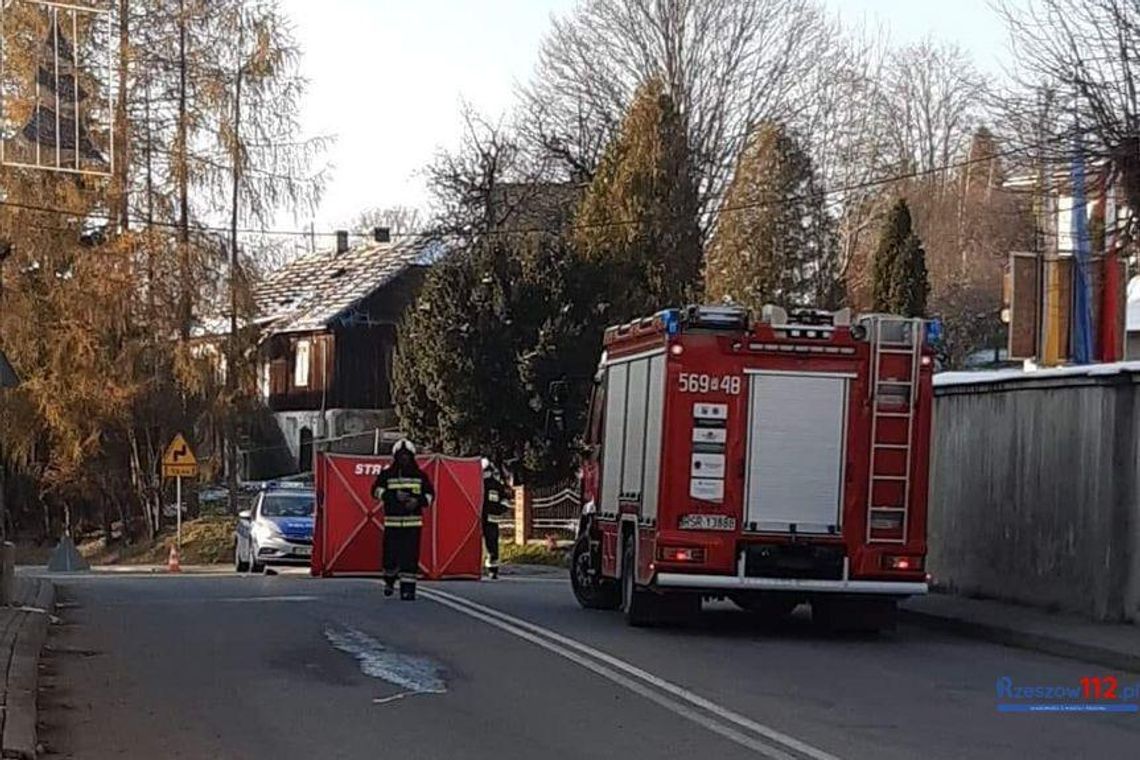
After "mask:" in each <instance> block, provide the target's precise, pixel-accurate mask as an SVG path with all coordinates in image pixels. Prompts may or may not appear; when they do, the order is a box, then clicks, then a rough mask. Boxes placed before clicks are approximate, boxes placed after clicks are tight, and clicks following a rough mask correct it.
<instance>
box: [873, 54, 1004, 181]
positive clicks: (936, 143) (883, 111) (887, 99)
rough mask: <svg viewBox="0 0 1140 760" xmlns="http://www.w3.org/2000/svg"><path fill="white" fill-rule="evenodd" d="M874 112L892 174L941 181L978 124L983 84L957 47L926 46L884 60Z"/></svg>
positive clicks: (985, 85) (985, 88)
mask: <svg viewBox="0 0 1140 760" xmlns="http://www.w3.org/2000/svg"><path fill="white" fill-rule="evenodd" d="M885 74H886V75H885V78H884V83H883V89H882V93H881V97H880V99H879V112H880V116H881V118H882V119H883V120H884V121H885V123H886V126H887V129H888V133H887V134H888V138H889V140H890V148H891V151H892V153H893V156H892V158H893V162H894V165H895V168H896V169H898V170H901V171H915V172H923V173H928V174H930V175H931V176H933V177H935V178H936V179H939V180H941V181H946V180H948V179H950V178H951V177H952V176H953V173H952V172H951V171H950V170H949V169H947V168H946V167H949V165H950V164H952V163H953V162H954V161H956V160H957V159H959V158H960V157H961V156H962V155H963V154H964V153H965V151H966V148H967V147H968V145H969V143H970V137H971V135H972V134H973V132H974V130H975V129H976V128H977V127H978V125H979V124H980V123H981V122H982V121H984V115H985V112H984V107H985V104H986V93H987V91H988V87H989V82H988V80H987V79H986V77H984V76H982V75H981V74H979V73H978V71H977V70H976V69H975V68H974V65H973V63H972V62H971V60H970V58H969V56H968V55H967V54H966V53H965V52H964V51H963V50H962V49H961V48H960V47H958V46H957V45H953V44H949V43H935V42H933V41H931V40H926V41H924V42H921V43H919V44H917V45H911V46H908V47H905V48H902V49H901V50H898V51H896V52H895V53H893V54H892V55H891V57H890V60H889V62H888V66H887V68H886V70H885Z"/></svg>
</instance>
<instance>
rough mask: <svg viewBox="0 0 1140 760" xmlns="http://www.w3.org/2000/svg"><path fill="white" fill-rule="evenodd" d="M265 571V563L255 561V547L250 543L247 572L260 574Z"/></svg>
mask: <svg viewBox="0 0 1140 760" xmlns="http://www.w3.org/2000/svg"><path fill="white" fill-rule="evenodd" d="M264 570H265V563H264V562H258V561H257V546H256V545H255V544H254V543H253V542H252V541H251V542H250V544H249V571H250V572H251V573H260V572H263V571H264Z"/></svg>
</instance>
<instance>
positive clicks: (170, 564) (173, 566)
mask: <svg viewBox="0 0 1140 760" xmlns="http://www.w3.org/2000/svg"><path fill="white" fill-rule="evenodd" d="M166 570H167V572H171V573H180V572H182V563H181V562H179V561H178V547H177V546H173V545H172V546H171V547H170V557H169V558H168V559H167V560H166Z"/></svg>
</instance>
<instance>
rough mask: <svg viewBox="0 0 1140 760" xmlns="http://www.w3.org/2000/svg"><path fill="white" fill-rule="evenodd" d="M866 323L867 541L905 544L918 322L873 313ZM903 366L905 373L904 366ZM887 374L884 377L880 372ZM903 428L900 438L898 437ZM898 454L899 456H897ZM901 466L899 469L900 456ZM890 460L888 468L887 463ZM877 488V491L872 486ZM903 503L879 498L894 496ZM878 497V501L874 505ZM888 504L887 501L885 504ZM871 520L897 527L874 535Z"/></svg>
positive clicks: (919, 356)
mask: <svg viewBox="0 0 1140 760" xmlns="http://www.w3.org/2000/svg"><path fill="white" fill-rule="evenodd" d="M869 321H870V322H871V324H870V325H868V327H870V337H871V346H872V349H871V350H872V354H871V369H872V377H871V482H870V486H869V488H868V489H867V542H868V543H889V544H904V543H906V540H907V531H908V529H909V516H910V515H909V506H910V489H911V465H912V446H913V443H914V433H915V430H914V427H915V417H916V405H917V403H918V375H919V364H920V362H921V360H922V333H923V329H922V320H921V319H908V318H905V317H890V316H879V315H876V316H873V317H871V318H870V319H869ZM904 367H905V368H906V370H905V376H901V375H903V374H904V371H903V368H904ZM884 375H886V376H884ZM900 427H905V430H906V435H905V442H904V441H902V440H899V438H900V437H901V436H899V435H898V431H899V428H900ZM900 454H901V457H900V456H899V455H900ZM900 459H901V460H902V461H901V464H902V468H901V472H900V471H899V467H898V464H899V460H900ZM892 463H893V466H891V465H892ZM876 486H882V487H883V488H882V489H878V488H876ZM900 486H901V495H902V502H901V503H894V502H893V500H891V499H885V498H882V497H880V496H879V493H881V492H883V491H885V492H887V493H892V494H898V493H899V491H900ZM876 499H879V501H881V502H882V503H877V502H876ZM887 502H891V503H887ZM876 518H878V519H879V520H884V518H885V520H886V521H887V524H888V525H891V526H892V528H890V529H889V530H890V532H891V533H892V534H894V532H895V528H893V526H894V525H896V524H898V525H900V526H901V529H902V530H901V532H900V533H898V535H897V537H896V536H894V535H892V536H891V537H884V536H881V535H879V536H876V535H875V534H876V533H882V532H883V531H884V530H888V529H886V528H881V527H880V528H878V529H876V528H874V526H875V524H876Z"/></svg>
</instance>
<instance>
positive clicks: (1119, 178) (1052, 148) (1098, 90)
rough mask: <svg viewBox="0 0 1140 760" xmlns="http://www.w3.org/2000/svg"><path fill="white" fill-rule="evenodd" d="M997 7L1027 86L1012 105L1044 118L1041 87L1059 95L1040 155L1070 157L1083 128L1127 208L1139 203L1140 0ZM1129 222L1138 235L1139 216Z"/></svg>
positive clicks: (1089, 154) (1092, 154)
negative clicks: (1077, 135) (1060, 111)
mask: <svg viewBox="0 0 1140 760" xmlns="http://www.w3.org/2000/svg"><path fill="white" fill-rule="evenodd" d="M998 8H999V9H1000V10H1001V12H1002V14H1003V16H1004V17H1005V19H1006V22H1007V24H1008V26H1009V29H1010V34H1011V37H1012V41H1013V46H1014V51H1015V53H1016V55H1015V60H1016V61H1017V62H1018V66H1017V70H1016V75H1017V79H1018V82H1019V84H1020V85H1021V86H1022V93H1021V97H1020V98H1010V99H1009V101H1010V103H1009V106H1010V107H1009V110H1015V109H1017V110H1020V111H1021V112H1022V113H1023V114H1027V115H1028V116H1025V117H1023V118H1024V119H1027V120H1028V121H1030V122H1034V121H1036V122H1038V123H1040V121H1041V114H1042V106H1041V101H1042V96H1041V93H1042V92H1051V93H1053V94H1054V96H1053V100H1052V101H1051V103H1050V105H1051V107H1052V111H1053V114H1056V112H1057V111H1058V110H1062V113H1061V115H1060V116H1059V117H1056V116H1054V118H1053V119H1052V121H1051V123H1050V124H1049V125H1048V129H1047V130H1043V131H1044V132H1045V134H1044V135H1043V139H1042V140H1041V141H1040V143H1039V144H1040V145H1042V146H1045V147H1046V148H1047V150H1042V151H1040V152H1041V154H1042V159H1045V160H1047V159H1049V158H1050V157H1051V158H1052V159H1053V160H1055V161H1063V160H1066V159H1068V158H1069V157H1070V156H1071V155H1072V151H1073V138H1074V137H1075V134H1078V133H1079V134H1080V135H1082V137H1083V145H1082V149H1083V151H1084V153H1085V155H1086V158H1087V159H1088V160H1090V162H1093V161H1097V160H1098V159H1099V160H1102V161H1104V162H1106V163H1108V164H1109V165H1111V167H1112V170H1113V172H1114V173H1115V175H1116V176H1115V178H1114V179H1115V181H1116V182H1117V183H1118V184H1119V187H1120V190H1121V192H1122V193H1123V195H1124V198H1125V200H1126V202H1127V205H1128V207H1129V208H1132V209H1137V208H1140V98H1138V96H1137V90H1138V89H1140V67H1138V66H1140V3H1137V2H1136V1H1135V0H1029V1H1028V2H1027V3H1018V4H1016V5H1015V4H1013V3H1010V2H1006V1H1005V0H1000V2H999V3H998ZM1058 105H1059V106H1060V107H1061V108H1060V109H1058ZM1064 110H1069V111H1070V113H1069V114H1064V113H1063V111H1064ZM1127 224H1128V225H1129V229H1127V230H1121V232H1125V233H1126V234H1128V236H1129V237H1134V233H1135V225H1136V218H1135V216H1134V215H1133V216H1131V217H1130V218H1129V220H1128V222H1127Z"/></svg>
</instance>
